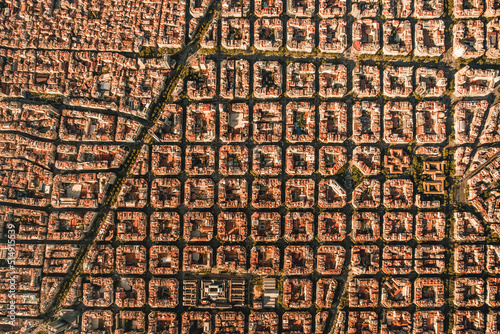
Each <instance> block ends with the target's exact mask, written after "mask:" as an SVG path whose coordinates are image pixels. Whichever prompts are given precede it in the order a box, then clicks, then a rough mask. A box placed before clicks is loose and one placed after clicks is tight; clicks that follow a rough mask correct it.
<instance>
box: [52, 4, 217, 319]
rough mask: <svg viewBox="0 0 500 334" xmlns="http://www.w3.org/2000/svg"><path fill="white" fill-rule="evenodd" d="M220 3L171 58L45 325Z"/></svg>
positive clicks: (79, 267) (78, 270)
mask: <svg viewBox="0 0 500 334" xmlns="http://www.w3.org/2000/svg"><path fill="white" fill-rule="evenodd" d="M220 3H221V1H220V0H214V1H213V2H212V3H211V4H210V6H209V8H208V10H207V14H206V15H205V16H203V18H201V19H200V24H199V26H198V30H197V32H196V34H195V36H194V37H193V39H192V40H191V41H190V42H189V43H188V44H187V45H186V46H185V47H184V48H183V49H182V50H180V51H178V52H177V53H175V54H174V55H173V56H172V58H174V59H176V62H177V63H176V67H175V69H174V70H173V73H172V74H171V76H170V77H169V78H168V79H167V80H166V82H165V85H164V88H163V90H162V92H161V93H160V95H159V97H158V98H157V100H156V102H155V103H154V105H153V107H152V108H151V112H150V114H149V117H148V120H147V121H148V122H147V124H144V126H143V127H142V128H141V132H140V133H139V135H138V137H137V140H136V142H135V143H136V145H135V147H134V148H131V150H130V154H129V155H128V156H127V158H126V160H125V162H124V163H123V165H122V168H121V170H120V171H119V172H118V173H117V178H116V180H115V182H114V183H113V184H112V185H111V186H110V187H109V190H108V193H107V194H106V196H105V199H104V201H103V203H102V204H101V205H100V206H99V208H98V215H97V217H96V219H95V220H94V221H93V223H92V225H91V227H90V230H89V232H88V234H87V236H86V238H85V239H84V240H83V241H82V244H81V250H80V252H79V254H78V256H77V257H76V259H75V261H74V263H73V265H72V266H71V269H70V273H69V274H68V275H67V276H66V277H65V279H64V281H63V283H62V285H61V289H60V290H59V292H58V293H57V295H56V297H55V298H54V302H53V304H52V305H51V306H50V307H49V309H48V310H47V311H46V312H45V314H44V315H43V317H44V319H45V323H48V322H49V321H50V320H51V319H53V318H54V316H56V315H57V313H58V312H59V311H60V310H61V309H62V302H63V300H64V299H65V298H66V295H67V294H68V292H69V290H70V288H71V286H72V285H73V283H74V282H75V280H76V278H77V277H78V276H79V275H80V274H81V272H82V267H83V262H84V260H85V257H86V256H87V254H88V251H89V250H90V248H91V247H92V245H93V244H94V243H95V239H96V236H97V234H98V232H99V230H100V228H101V226H102V224H103V223H104V221H105V220H106V217H107V215H108V213H109V212H110V211H111V210H112V208H113V207H114V206H115V205H116V201H117V198H118V194H119V193H120V190H121V188H122V186H123V184H124V183H125V181H126V180H127V177H128V176H129V175H130V172H131V170H132V168H133V167H134V164H135V162H136V161H137V158H138V157H139V153H140V151H141V148H142V146H143V145H144V144H146V143H148V142H149V141H150V140H151V136H150V135H149V134H148V131H149V130H150V129H151V128H152V126H153V125H154V124H155V122H156V121H157V120H158V118H159V117H160V115H161V112H162V111H163V108H164V106H165V104H166V103H167V102H170V101H171V100H172V92H173V90H174V88H175V87H176V85H177V83H178V81H179V80H180V79H182V76H183V73H185V68H186V67H187V65H186V64H188V59H189V58H190V56H192V55H193V54H195V53H196V52H197V51H198V50H199V48H200V46H199V45H200V40H201V38H202V37H203V35H204V34H205V33H206V31H207V29H208V28H209V26H210V23H211V22H212V21H213V20H214V19H215V18H217V17H218V16H219V14H220V7H221V6H220Z"/></svg>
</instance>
